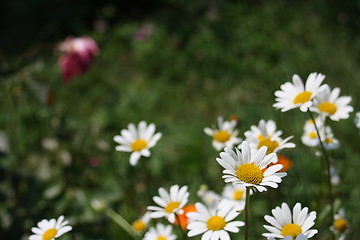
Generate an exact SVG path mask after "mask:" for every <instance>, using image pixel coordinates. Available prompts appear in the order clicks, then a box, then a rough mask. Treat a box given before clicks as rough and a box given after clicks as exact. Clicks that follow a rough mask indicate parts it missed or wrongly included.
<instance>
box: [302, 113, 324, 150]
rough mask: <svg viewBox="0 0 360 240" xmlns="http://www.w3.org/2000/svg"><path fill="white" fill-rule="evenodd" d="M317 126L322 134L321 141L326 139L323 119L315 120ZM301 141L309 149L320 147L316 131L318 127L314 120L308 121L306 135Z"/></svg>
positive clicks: (305, 128)
mask: <svg viewBox="0 0 360 240" xmlns="http://www.w3.org/2000/svg"><path fill="white" fill-rule="evenodd" d="M315 122H316V126H317V127H318V129H319V132H320V134H321V136H320V137H321V139H324V131H323V129H324V125H323V120H322V119H321V118H316V119H315ZM301 141H302V143H303V144H304V145H306V146H308V147H316V146H318V145H319V143H320V142H319V138H318V134H317V131H316V127H315V124H314V121H313V120H311V119H310V120H307V121H306V122H305V125H304V133H303V135H302V137H301Z"/></svg>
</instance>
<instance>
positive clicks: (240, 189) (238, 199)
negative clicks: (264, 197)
mask: <svg viewBox="0 0 360 240" xmlns="http://www.w3.org/2000/svg"><path fill="white" fill-rule="evenodd" d="M222 196H223V198H225V199H228V200H229V202H230V203H232V204H233V205H234V208H235V209H236V210H237V211H242V210H244V208H245V198H246V188H245V186H243V185H241V184H231V183H228V184H226V185H225V187H224V188H223V192H222Z"/></svg>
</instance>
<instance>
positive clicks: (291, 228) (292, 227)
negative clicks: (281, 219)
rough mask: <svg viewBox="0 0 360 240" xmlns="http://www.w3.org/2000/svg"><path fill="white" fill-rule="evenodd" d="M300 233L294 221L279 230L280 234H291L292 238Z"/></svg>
mask: <svg viewBox="0 0 360 240" xmlns="http://www.w3.org/2000/svg"><path fill="white" fill-rule="evenodd" d="M300 233H302V230H301V227H300V226H299V225H297V224H294V223H290V224H287V225H285V226H284V227H283V228H282V230H281V235H283V236H284V237H286V236H292V239H294V238H295V237H296V236H297V235H299V234H300Z"/></svg>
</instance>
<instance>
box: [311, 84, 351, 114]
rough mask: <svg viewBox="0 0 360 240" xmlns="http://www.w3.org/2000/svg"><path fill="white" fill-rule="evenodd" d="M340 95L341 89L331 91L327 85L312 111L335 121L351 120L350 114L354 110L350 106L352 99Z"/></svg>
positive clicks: (314, 103) (316, 98)
mask: <svg viewBox="0 0 360 240" xmlns="http://www.w3.org/2000/svg"><path fill="white" fill-rule="evenodd" d="M339 94H340V88H334V89H333V90H332V91H330V87H329V86H327V85H325V88H324V89H322V91H320V92H319V93H318V94H317V95H316V97H315V98H314V101H313V106H312V107H311V108H310V111H312V112H317V113H319V114H320V115H322V116H324V117H329V118H330V119H331V120H334V121H339V120H340V119H347V118H349V113H351V112H352V111H353V110H354V109H353V107H352V106H349V103H350V102H351V97H349V96H342V97H339Z"/></svg>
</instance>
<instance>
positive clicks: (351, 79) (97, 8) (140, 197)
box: [0, 0, 360, 239]
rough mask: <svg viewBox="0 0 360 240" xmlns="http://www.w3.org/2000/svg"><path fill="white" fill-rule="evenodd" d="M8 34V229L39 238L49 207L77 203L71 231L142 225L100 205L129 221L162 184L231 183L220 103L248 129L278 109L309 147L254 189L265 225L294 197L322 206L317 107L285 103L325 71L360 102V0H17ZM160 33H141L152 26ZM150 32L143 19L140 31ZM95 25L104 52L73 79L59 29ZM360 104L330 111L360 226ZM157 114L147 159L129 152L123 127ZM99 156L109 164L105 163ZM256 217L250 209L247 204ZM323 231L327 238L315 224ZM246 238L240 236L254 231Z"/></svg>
mask: <svg viewBox="0 0 360 240" xmlns="http://www.w3.org/2000/svg"><path fill="white" fill-rule="evenodd" d="M2 5H3V6H4V7H2V8H1V10H0V16H1V19H0V20H1V22H0V26H1V36H0V45H1V48H0V49H1V50H0V72H1V78H0V84H1V90H0V96H1V99H2V101H1V103H0V104H1V112H0V128H1V129H0V131H1V134H2V136H4V138H3V139H5V140H6V143H7V146H8V147H6V144H2V145H1V147H2V149H1V156H0V222H1V225H0V236H1V238H4V239H27V237H28V236H29V235H30V234H31V231H30V229H31V227H33V226H35V225H36V223H37V222H38V221H40V220H41V219H43V218H46V219H49V218H53V217H58V216H59V215H65V217H66V218H68V219H69V220H70V222H71V225H72V226H73V231H71V232H70V233H68V234H66V235H65V236H63V237H62V239H119V238H120V239H130V237H129V236H128V235H127V234H126V232H124V230H122V229H121V228H120V227H119V226H118V225H116V224H115V223H114V222H112V221H111V219H109V218H108V217H107V216H105V215H104V214H102V213H101V212H96V211H95V210H94V209H93V208H92V207H91V201H92V200H94V199H103V200H105V201H106V202H107V203H108V205H109V206H110V207H111V208H112V209H113V210H115V211H116V212H118V213H119V214H121V215H122V216H123V217H124V218H125V219H127V220H128V221H129V222H132V221H133V220H135V219H136V218H137V217H138V216H139V215H141V214H143V212H144V211H145V209H146V206H148V205H153V204H154V203H153V202H152V196H155V195H157V189H158V188H159V187H165V188H169V187H170V186H171V185H173V184H179V185H185V184H186V185H188V186H189V190H190V193H191V197H190V200H191V202H195V201H198V198H197V196H196V191H197V189H198V187H199V186H200V185H201V184H207V185H208V186H209V188H210V189H212V190H214V191H217V192H218V193H221V190H222V187H223V186H224V182H223V180H222V179H221V175H222V174H221V170H222V169H221V167H220V166H219V165H218V164H217V162H216V161H215V158H216V157H217V156H218V153H217V152H216V151H215V150H214V149H213V148H212V146H211V139H210V138H209V137H208V136H206V135H205V134H204V132H203V128H204V127H207V126H210V125H212V124H215V123H216V118H217V116H220V115H221V116H224V117H225V118H228V117H229V116H230V115H232V114H236V115H237V116H238V118H239V129H240V132H241V134H240V135H241V137H244V136H243V133H244V132H245V131H246V130H248V129H249V128H250V126H251V125H257V124H258V122H259V121H260V119H265V120H268V119H273V120H275V121H276V122H277V125H278V128H279V129H281V130H283V132H284V136H290V135H293V136H294V140H293V141H294V142H295V143H296V144H297V147H296V148H295V149H289V150H286V151H284V152H283V154H284V155H286V156H287V157H289V158H290V159H291V160H292V161H293V163H294V166H293V168H292V169H291V170H290V171H289V172H288V176H287V177H286V178H284V180H283V183H281V184H280V187H279V188H278V189H276V190H271V191H269V192H267V193H262V194H256V195H254V196H253V197H252V202H253V203H252V210H251V211H252V213H251V214H252V215H251V218H252V221H253V225H252V226H251V229H250V231H251V234H252V236H253V238H256V239H260V238H261V233H262V232H265V229H264V228H263V227H262V225H263V224H265V221H264V220H263V216H264V215H266V214H270V210H271V209H272V208H274V207H275V206H278V205H280V204H281V203H282V202H287V203H289V205H294V204H295V203H296V202H301V203H302V204H303V205H304V206H308V207H309V208H310V209H311V210H317V211H319V212H320V211H321V210H322V207H321V205H319V200H318V199H321V196H323V195H324V194H325V193H326V187H325V186H324V180H323V179H321V178H320V176H319V172H321V168H322V165H321V160H320V159H318V158H317V157H315V154H314V153H315V151H316V149H310V150H309V148H308V147H306V146H304V145H303V144H302V143H301V141H300V137H301V135H302V127H303V124H304V121H305V120H306V119H307V117H308V116H307V115H306V114H303V113H300V111H296V110H293V111H290V112H286V113H281V112H280V111H277V110H275V109H274V108H273V107H272V104H273V103H274V102H275V98H274V92H275V91H276V90H278V89H279V88H280V85H281V84H282V83H284V82H286V81H290V80H291V77H292V75H293V74H294V73H298V74H299V75H300V76H301V77H302V79H303V80H304V79H306V77H307V76H308V74H309V73H311V72H320V73H323V74H325V75H326V76H327V77H326V79H325V83H327V84H329V85H330V87H332V88H334V87H340V88H341V91H342V92H341V94H342V95H349V96H352V98H353V101H352V106H353V107H354V109H355V111H359V109H360V103H359V95H360V81H359V79H360V68H359V65H360V64H359V52H360V35H359V31H358V29H359V26H360V14H359V13H360V9H359V1H347V2H345V3H341V4H340V3H338V1H335V0H334V1H327V2H324V1H242V2H237V1H201V0H196V1H180V0H157V1H154V2H152V1H135V2H132V1H111V0H107V1H66V0H64V1H42V0H37V1H25V0H23V1H6V2H5V3H3V4H2ZM139 31H140V33H142V32H144V31H145V32H146V34H145V37H144V38H142V39H139V38H137V36H138V34H139ZM141 31H142V32H141ZM69 35H72V36H83V35H88V36H91V37H93V38H94V39H95V40H96V42H97V43H98V45H99V48H100V55H99V56H98V57H97V58H96V59H95V61H94V64H93V65H92V66H91V68H90V69H89V71H87V73H86V74H84V75H83V76H80V77H76V78H75V79H74V80H73V81H72V82H71V83H69V84H64V83H63V82H62V80H61V78H60V70H59V67H58V62H57V61H58V58H59V56H60V52H58V51H56V50H55V48H54V46H55V44H56V43H58V42H60V41H62V40H64V39H65V38H66V37H67V36H69ZM353 119H354V113H353V114H352V115H351V118H350V119H347V120H341V121H339V122H332V123H331V127H332V128H333V131H334V133H335V136H336V137H337V138H338V139H339V140H340V142H341V147H340V148H339V149H338V150H336V151H334V152H332V158H333V160H334V162H335V165H336V167H337V170H338V173H339V175H340V178H341V182H340V185H339V186H336V187H335V194H336V198H337V199H338V200H339V201H341V204H342V206H344V207H345V210H346V213H347V217H348V220H349V222H350V226H351V229H350V233H349V239H356V236H359V235H360V230H359V228H358V227H359V226H360V205H359V199H360V188H359V178H358V169H359V168H360V161H359V159H360V150H359V149H360V145H359V140H360V134H359V130H358V129H356V127H355V125H354V123H353ZM141 120H146V121H147V122H148V123H150V122H152V123H155V124H156V126H157V130H158V131H160V132H162V133H163V137H162V138H161V140H160V141H159V142H158V144H157V145H156V147H155V148H153V149H152V151H151V152H152V156H151V157H150V158H149V159H146V158H142V159H141V160H140V161H139V163H138V165H137V166H135V167H131V166H130V165H129V156H130V154H128V153H122V152H116V151H115V146H116V144H115V142H113V140H112V138H113V136H115V135H117V134H119V132H120V130H121V129H123V128H126V127H127V124H128V123H130V122H133V123H135V124H137V123H138V122H139V121H141ZM94 163H96V164H94ZM241 218H242V216H241ZM315 227H316V228H318V229H319V232H320V233H319V234H318V235H316V236H315V238H314V239H328V237H329V236H328V229H327V227H326V226H324V225H322V224H318V225H316V226H315ZM233 237H234V239H235V238H236V239H242V234H240V235H238V236H236V235H233Z"/></svg>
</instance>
